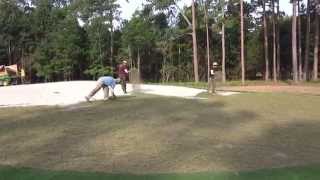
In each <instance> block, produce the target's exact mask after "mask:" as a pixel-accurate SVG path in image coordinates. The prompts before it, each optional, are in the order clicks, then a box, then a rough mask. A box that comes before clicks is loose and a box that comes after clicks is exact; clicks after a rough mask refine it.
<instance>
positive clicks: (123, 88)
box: [120, 77, 127, 94]
mask: <svg viewBox="0 0 320 180" xmlns="http://www.w3.org/2000/svg"><path fill="white" fill-rule="evenodd" d="M120 80H121V88H122V91H123V92H124V93H125V94H126V93H127V83H126V77H120Z"/></svg>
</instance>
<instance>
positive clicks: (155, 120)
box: [0, 93, 320, 180]
mask: <svg viewBox="0 0 320 180" xmlns="http://www.w3.org/2000/svg"><path fill="white" fill-rule="evenodd" d="M202 97H208V99H207V100H191V99H179V98H171V97H159V96H151V95H135V96H128V97H119V98H118V99H117V100H116V101H108V102H102V101H99V102H93V103H82V104H78V105H73V106H67V107H32V108H5V109H0V114H1V115H0V145H1V146H0V165H1V167H0V179H1V180H2V179H28V178H29V179H37V178H38V179H72V178H73V179H80V177H83V179H102V178H109V179H110V178H112V179H115V178H116V179H132V178H136V179H188V178H189V179H218V180H220V179H221V180H224V179H230V180H238V179H250V178H251V179H295V180H296V179H308V178H309V179H319V176H320V173H319V172H320V171H319V169H320V166H319V164H320V156H319V155H318V153H319V149H320V141H319V137H320V131H319V129H320V118H319V117H320V111H319V104H320V97H319V96H312V95H292V94H272V93H244V94H241V95H236V96H229V97H220V96H207V95H205V94H204V95H202ZM20 167H28V168H20ZM292 167H295V168H292ZM95 172H101V173H95ZM199 172H208V173H199ZM236 172H237V173H236ZM131 174H139V175H131Z"/></svg>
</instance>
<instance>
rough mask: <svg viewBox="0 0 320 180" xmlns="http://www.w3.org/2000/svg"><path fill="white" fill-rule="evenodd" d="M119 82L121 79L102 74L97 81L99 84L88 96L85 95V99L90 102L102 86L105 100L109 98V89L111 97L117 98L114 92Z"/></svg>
mask: <svg viewBox="0 0 320 180" xmlns="http://www.w3.org/2000/svg"><path fill="white" fill-rule="evenodd" d="M117 83H119V80H117V79H114V78H113V77H111V76H102V77H100V78H99V79H98V81H97V86H96V87H95V88H94V89H93V90H92V91H91V92H90V94H89V95H88V96H85V99H86V100H87V101H88V102H89V101H90V99H91V98H92V97H93V96H94V95H95V94H96V93H97V92H98V91H99V90H100V89H101V88H102V89H103V92H104V100H108V99H109V91H110V92H111V98H112V99H115V98H116V95H115V94H114V88H115V87H116V84H117Z"/></svg>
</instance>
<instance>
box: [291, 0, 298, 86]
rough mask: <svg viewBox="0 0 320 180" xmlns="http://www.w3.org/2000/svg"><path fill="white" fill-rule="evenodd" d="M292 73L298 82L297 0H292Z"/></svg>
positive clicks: (294, 79)
mask: <svg viewBox="0 0 320 180" xmlns="http://www.w3.org/2000/svg"><path fill="white" fill-rule="evenodd" d="M292 6H293V14H292V73H293V81H294V82H295V83H297V82H298V66H297V17H296V16H297V1H296V0H292Z"/></svg>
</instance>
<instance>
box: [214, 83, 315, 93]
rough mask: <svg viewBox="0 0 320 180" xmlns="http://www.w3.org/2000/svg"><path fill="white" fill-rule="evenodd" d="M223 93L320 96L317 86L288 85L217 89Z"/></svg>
mask: <svg viewBox="0 0 320 180" xmlns="http://www.w3.org/2000/svg"><path fill="white" fill-rule="evenodd" d="M218 89H219V90H223V91H239V92H285V93H298V94H312V95H320V87H319V86H298V85H297V86H289V85H265V86H228V87H219V88H218Z"/></svg>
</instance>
